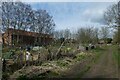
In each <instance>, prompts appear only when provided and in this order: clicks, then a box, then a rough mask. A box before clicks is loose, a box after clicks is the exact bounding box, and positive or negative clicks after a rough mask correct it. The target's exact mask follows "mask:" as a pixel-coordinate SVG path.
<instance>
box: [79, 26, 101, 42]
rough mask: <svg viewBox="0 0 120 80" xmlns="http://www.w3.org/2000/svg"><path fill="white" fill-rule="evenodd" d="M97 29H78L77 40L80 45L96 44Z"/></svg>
mask: <svg viewBox="0 0 120 80" xmlns="http://www.w3.org/2000/svg"><path fill="white" fill-rule="evenodd" d="M98 35H99V34H98V29H97V28H93V27H86V28H80V29H78V32H77V40H78V41H79V42H80V43H85V44H86V43H97V42H98Z"/></svg>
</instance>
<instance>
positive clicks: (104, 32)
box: [100, 27, 109, 43]
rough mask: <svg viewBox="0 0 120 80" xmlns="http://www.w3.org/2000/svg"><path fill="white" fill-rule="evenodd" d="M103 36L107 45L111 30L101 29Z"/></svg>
mask: <svg viewBox="0 0 120 80" xmlns="http://www.w3.org/2000/svg"><path fill="white" fill-rule="evenodd" d="M100 32H101V36H102V39H104V41H105V43H107V38H108V36H109V29H108V27H101V31H100Z"/></svg>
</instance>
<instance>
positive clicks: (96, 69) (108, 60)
mask: <svg viewBox="0 0 120 80" xmlns="http://www.w3.org/2000/svg"><path fill="white" fill-rule="evenodd" d="M83 78H118V65H117V63H116V62H115V60H114V58H113V51H112V48H111V47H109V48H108V49H107V51H105V52H104V53H103V54H102V55H101V56H100V58H99V59H98V61H97V62H96V63H95V64H94V65H93V66H92V67H91V68H90V70H89V71H87V72H86V73H85V74H84V75H83Z"/></svg>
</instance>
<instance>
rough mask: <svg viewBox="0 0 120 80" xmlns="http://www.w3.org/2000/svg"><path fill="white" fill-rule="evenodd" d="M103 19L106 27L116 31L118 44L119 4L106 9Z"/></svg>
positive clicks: (119, 38)
mask: <svg viewBox="0 0 120 80" xmlns="http://www.w3.org/2000/svg"><path fill="white" fill-rule="evenodd" d="M104 19H105V22H106V23H107V24H108V26H110V27H112V28H114V29H116V30H117V32H118V35H117V36H116V37H117V38H116V39H118V40H117V41H118V43H120V35H119V34H120V2H118V3H116V4H113V5H111V6H109V7H108V8H107V10H106V11H105V13H104Z"/></svg>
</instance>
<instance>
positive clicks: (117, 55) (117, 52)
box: [111, 45, 120, 68]
mask: <svg viewBox="0 0 120 80" xmlns="http://www.w3.org/2000/svg"><path fill="white" fill-rule="evenodd" d="M111 47H112V51H113V58H114V59H115V61H116V63H117V64H118V67H119V68H120V48H119V47H118V45H113V46H111Z"/></svg>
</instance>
